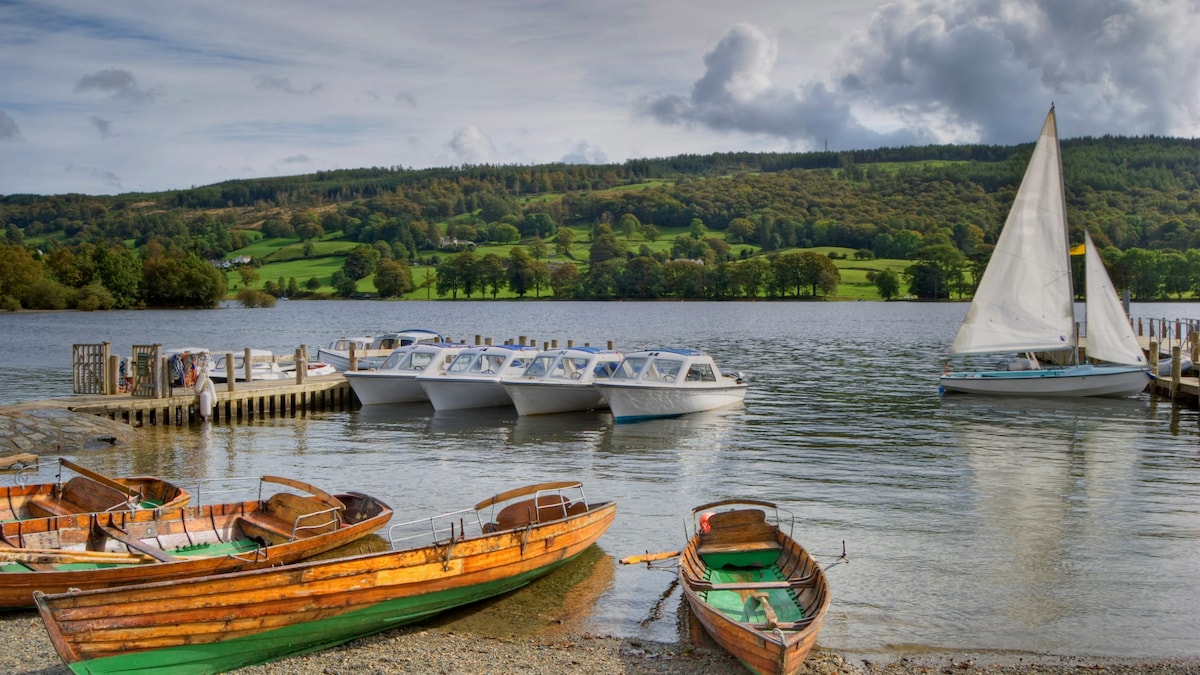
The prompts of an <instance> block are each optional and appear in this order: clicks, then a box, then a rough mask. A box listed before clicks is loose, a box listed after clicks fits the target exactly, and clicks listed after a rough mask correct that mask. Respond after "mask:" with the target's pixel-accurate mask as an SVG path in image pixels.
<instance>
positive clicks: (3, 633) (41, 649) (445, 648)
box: [0, 610, 1200, 675]
mask: <svg viewBox="0 0 1200 675" xmlns="http://www.w3.org/2000/svg"><path fill="white" fill-rule="evenodd" d="M0 641H2V642H3V644H5V645H6V647H7V648H6V649H5V650H3V652H0V672H5V673H10V674H12V675H69V673H70V670H69V669H68V668H67V667H66V666H65V665H63V663H62V661H61V660H60V659H59V658H58V655H57V654H56V653H55V652H54V649H53V648H52V647H51V646H50V640H49V638H48V637H47V636H46V631H45V628H44V626H43V625H42V621H41V619H40V618H39V617H38V614H37V612H35V611H32V610H21V611H17V612H10V613H7V614H4V615H2V616H0ZM1081 670H1094V671H1103V672H1105V673H1116V674H1119V675H1124V674H1126V673H1129V674H1133V673H1141V674H1143V675H1144V674H1152V675H1176V674H1193V675H1194V674H1197V673H1200V657H1191V658H1179V659H1154V658H1140V659H1125V658H1104V657H1075V656H1031V655H1022V656H1017V655H1013V654H995V653H992V654H989V653H984V652H970V651H940V650H931V651H927V652H922V653H921V654H919V655H915V654H914V655H905V654H902V653H897V654H894V655H889V656H887V657H883V656H880V657H877V658H870V657H864V656H863V655H856V656H850V655H847V654H844V653H842V652H838V651H835V650H831V649H828V648H825V647H822V646H821V645H817V647H815V648H814V649H813V651H812V652H811V653H810V654H809V655H808V659H807V660H806V661H805V664H804V668H803V669H802V671H801V672H802V673H804V674H806V675H845V674H857V675H878V674H882V673H889V674H897V675H929V674H936V673H963V674H970V673H1009V674H1013V675H1067V674H1068V673H1076V674H1077V673H1079V672H1080V671H1081ZM233 672H237V673H241V674H242V675H308V674H309V673H323V674H325V675H350V674H351V673H355V674H357V673H443V674H456V673H463V674H467V673H471V674H475V673H495V674H501V673H505V674H507V673H514V674H516V673H520V674H521V675H550V674H558V673H568V672H569V673H593V674H597V675H600V674H608V673H612V674H614V675H616V674H623V675H686V674H690V673H705V674H706V675H741V674H744V673H746V672H747V671H746V670H745V669H744V668H743V667H742V665H741V664H740V663H738V662H737V660H735V659H734V658H733V657H731V656H730V655H728V654H727V653H725V652H724V651H722V650H721V649H720V648H719V647H717V646H716V645H715V644H712V643H708V644H699V645H692V644H685V643H660V642H650V641H646V640H640V639H637V638H618V637H612V636H607V635H592V634H587V633H583V634H578V633H562V632H558V631H552V633H548V634H543V635H539V636H532V637H528V636H526V637H521V636H499V635H486V634H481V631H475V630H470V629H464V627H463V626H461V625H460V624H459V622H458V621H456V620H455V619H453V618H447V619H443V620H440V621H439V620H437V619H434V620H431V621H427V622H424V623H420V624H415V625H412V626H406V627H401V628H396V629H394V630H390V631H387V632H385V633H380V634H377V635H373V636H369V637H365V638H361V639H358V640H354V641H351V642H349V643H347V644H344V645H340V646H338V647H333V648H330V649H326V650H322V651H318V652H314V653H311V654H303V655H299V656H292V657H288V658H284V659H280V660H278V661H272V662H270V663H266V664H262V665H256V666H249V667H246V668H242V669H239V670H237V671H233Z"/></svg>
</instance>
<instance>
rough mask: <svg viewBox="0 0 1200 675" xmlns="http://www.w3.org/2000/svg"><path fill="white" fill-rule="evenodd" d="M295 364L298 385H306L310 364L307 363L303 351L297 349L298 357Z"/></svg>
mask: <svg viewBox="0 0 1200 675" xmlns="http://www.w3.org/2000/svg"><path fill="white" fill-rule="evenodd" d="M293 363H295V364H296V384H304V375H305V374H306V373H307V372H308V364H307V363H305V359H304V350H303V349H300V348H299V347H297V348H296V356H295V360H294V361H293Z"/></svg>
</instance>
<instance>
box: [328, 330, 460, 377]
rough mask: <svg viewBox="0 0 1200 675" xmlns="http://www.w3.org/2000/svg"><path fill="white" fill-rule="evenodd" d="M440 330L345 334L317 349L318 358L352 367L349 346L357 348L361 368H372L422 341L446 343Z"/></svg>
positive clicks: (335, 365) (342, 366) (340, 366)
mask: <svg viewBox="0 0 1200 675" xmlns="http://www.w3.org/2000/svg"><path fill="white" fill-rule="evenodd" d="M444 341H445V338H444V337H442V334H441V333H438V332H436V331H432V330H425V329H424V328H413V329H409V330H401V331H396V332H394V333H383V334H381V335H377V336H375V337H367V336H359V337H343V338H338V339H336V340H334V341H333V342H330V343H329V346H327V347H319V348H318V349H317V360H318V361H322V362H324V363H328V364H329V365H331V366H333V367H334V368H336V369H337V370H341V371H345V370H349V369H350V347H351V346H353V347H354V354H355V357H356V358H357V359H358V369H359V370H370V369H372V368H378V367H379V366H381V365H383V361H384V359H386V358H387V357H388V356H390V355H391V353H392V352H393V351H395V350H396V349H397V348H399V347H405V346H408V345H411V344H418V343H421V342H444Z"/></svg>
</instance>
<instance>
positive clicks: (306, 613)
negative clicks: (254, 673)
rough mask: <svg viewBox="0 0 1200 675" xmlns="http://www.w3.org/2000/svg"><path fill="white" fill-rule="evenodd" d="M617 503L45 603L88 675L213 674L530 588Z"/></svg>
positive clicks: (603, 523) (73, 661)
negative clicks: (395, 546)
mask: <svg viewBox="0 0 1200 675" xmlns="http://www.w3.org/2000/svg"><path fill="white" fill-rule="evenodd" d="M615 515H616V505H615V504H613V503H611V502H609V503H602V504H593V505H592V506H591V508H590V509H589V510H588V511H587V512H585V513H581V514H578V515H573V516H570V517H567V518H563V519H560V520H555V521H550V522H547V523H542V524H538V525H533V526H531V527H529V528H524V527H522V528H518V529H510V530H505V531H503V532H497V533H494V534H487V535H480V536H477V537H472V538H467V539H459V540H456V541H455V542H454V543H453V544H449V545H448V544H446V543H445V542H442V543H438V544H434V545H432V546H428V547H423V548H417V549H411V550H406V551H387V552H383V553H372V554H366V555H359V556H354V557H349V558H340V559H333V560H321V561H312V562H307V563H300V564H297V565H291V566H287V567H280V568H271V569H265V570H259V571H256V572H251V573H245V574H242V573H238V574H232V575H225V576H222V577H219V578H218V577H205V578H200V579H193V580H189V581H188V582H187V583H185V584H147V585H143V586H136V587H128V588H121V589H115V590H113V591H106V592H100V593H88V592H84V593H66V594H60V595H54V596H43V595H39V597H38V599H37V603H38V608H39V611H40V612H41V615H42V617H43V620H44V621H45V622H46V626H47V630H48V632H49V634H50V636H51V641H52V642H53V643H54V646H55V649H57V650H58V653H59V655H60V656H61V657H62V658H63V660H64V661H65V662H67V664H68V665H69V666H70V668H71V669H72V670H73V671H74V672H77V673H93V674H96V673H140V672H145V673H154V672H168V671H169V672H172V673H209V672H214V671H223V670H232V669H234V668H240V667H244V666H248V665H252V664H256V663H263V662H266V661H270V660H272V659H276V658H280V657H283V656H289V655H295V654H303V653H307V652H311V651H315V650H319V649H324V648H327V647H331V646H334V645H337V644H341V643H343V642H346V641H348V640H351V639H354V638H357V637H361V636H365V635H370V634H372V633H377V632H379V631H382V630H386V629H388V628H392V627H395V626H398V625H403V624H406V623H411V622H413V621H418V620H420V619H423V618H425V617H428V616H431V615H433V614H436V613H438V612H442V611H445V610H447V609H451V608H454V607H459V606H462V605H465V604H468V603H472V602H476V601H478V600H482V599H485V598H489V597H492V596H495V595H498V594H501V593H505V592H508V591H511V590H513V589H516V588H520V587H521V586H524V585H526V584H528V583H529V582H531V581H533V580H535V579H537V578H538V577H541V576H543V575H545V574H547V573H549V572H550V571H552V570H554V569H555V568H557V567H558V566H560V565H562V564H564V563H566V562H567V561H569V560H571V559H573V558H574V557H576V556H577V555H579V554H580V553H582V552H583V551H584V550H585V549H587V548H588V547H589V546H591V545H592V544H593V543H595V541H596V540H597V539H599V537H600V536H601V535H602V534H603V533H604V532H605V531H606V530H607V529H608V527H609V526H610V525H611V524H612V521H613V519H614V517H615Z"/></svg>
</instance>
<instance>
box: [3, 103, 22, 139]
mask: <svg viewBox="0 0 1200 675" xmlns="http://www.w3.org/2000/svg"><path fill="white" fill-rule="evenodd" d="M19 138H21V128H20V127H18V126H17V123H16V121H15V120H13V118H11V117H9V116H8V113H6V112H4V111H3V110H0V141H15V140H17V139H19Z"/></svg>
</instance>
